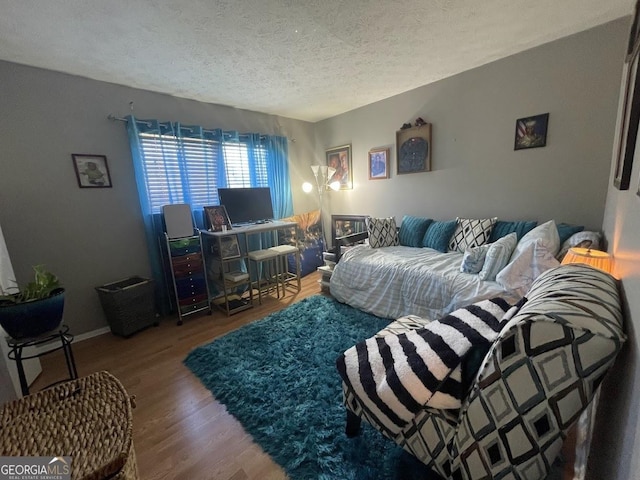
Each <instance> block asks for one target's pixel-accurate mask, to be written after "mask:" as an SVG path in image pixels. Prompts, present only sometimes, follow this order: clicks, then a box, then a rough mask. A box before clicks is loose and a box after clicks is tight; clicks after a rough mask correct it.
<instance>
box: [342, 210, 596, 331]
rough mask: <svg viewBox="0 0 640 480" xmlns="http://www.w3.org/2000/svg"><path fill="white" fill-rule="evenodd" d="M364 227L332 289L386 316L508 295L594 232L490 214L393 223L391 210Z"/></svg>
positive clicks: (427, 313)
mask: <svg viewBox="0 0 640 480" xmlns="http://www.w3.org/2000/svg"><path fill="white" fill-rule="evenodd" d="M367 234H368V237H369V239H368V240H369V242H368V244H366V245H356V246H354V247H352V248H349V249H348V250H346V251H345V253H344V254H343V255H341V256H340V257H339V259H338V262H337V264H336V265H335V267H334V269H333V272H332V275H331V281H330V291H331V295H332V296H333V297H334V298H335V299H336V300H338V301H340V302H342V303H346V304H348V305H351V306H352V307H355V308H358V309H360V310H363V311H366V312H368V313H372V314H374V315H377V316H379V317H382V318H391V319H396V318H399V317H402V316H404V315H417V316H420V317H424V318H439V317H441V316H443V315H446V314H447V313H449V312H451V311H453V310H455V309H457V308H460V307H462V306H464V305H467V304H469V303H473V302H476V301H479V300H483V299H487V298H491V297H495V296H501V297H504V298H506V299H507V300H508V301H511V302H515V301H517V300H518V299H519V298H521V297H522V296H523V295H524V292H526V291H527V290H528V288H529V287H530V286H531V283H532V282H533V280H534V279H535V278H536V277H537V276H538V275H539V274H541V273H542V272H543V271H545V270H548V269H550V268H553V267H556V266H558V265H559V264H560V261H561V260H562V255H563V254H564V253H565V252H566V251H567V250H568V249H569V248H570V247H573V246H589V247H591V248H596V249H597V248H598V247H599V237H600V235H599V233H598V232H590V231H584V227H582V226H574V225H569V224H564V223H557V224H556V222H555V221H554V220H549V221H547V222H544V223H541V224H538V223H537V222H536V221H502V220H498V219H497V218H495V217H494V218H486V219H464V218H458V219H455V220H449V221H436V220H432V219H429V218H422V217H414V216H405V217H404V218H403V220H402V223H401V225H400V227H399V228H397V226H396V223H395V220H394V219H393V217H390V218H371V217H369V218H367ZM361 237H362V234H359V238H361ZM340 241H348V238H347V239H340ZM336 251H340V246H339V245H338V247H337V248H336Z"/></svg>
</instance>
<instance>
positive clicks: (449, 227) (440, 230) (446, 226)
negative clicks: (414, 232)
mask: <svg viewBox="0 0 640 480" xmlns="http://www.w3.org/2000/svg"><path fill="white" fill-rule="evenodd" d="M457 226H458V221H457V220H451V221H450V222H440V221H436V220H434V221H433V222H431V225H429V227H428V228H427V232H426V233H425V234H424V238H423V239H422V246H423V247H428V248H433V249H434V250H437V251H439V252H442V253H447V249H448V247H449V240H450V239H451V235H453V232H454V231H455V229H456V227H457Z"/></svg>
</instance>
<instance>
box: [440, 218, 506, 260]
mask: <svg viewBox="0 0 640 480" xmlns="http://www.w3.org/2000/svg"><path fill="white" fill-rule="evenodd" d="M497 220H498V218H497V217H493V218H458V219H457V221H458V224H457V225H456V229H455V231H454V232H453V235H452V237H451V240H449V251H450V252H464V251H465V250H466V249H467V248H473V247H479V246H480V245H484V244H485V243H487V242H488V241H489V236H490V235H491V230H492V229H493V226H494V225H495V223H496V221H497Z"/></svg>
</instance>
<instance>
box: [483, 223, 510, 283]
mask: <svg viewBox="0 0 640 480" xmlns="http://www.w3.org/2000/svg"><path fill="white" fill-rule="evenodd" d="M517 243H518V235H517V234H516V233H515V232H513V233H510V234H508V235H507V236H505V237H502V238H500V239H498V240H496V241H495V242H493V243H490V244H489V250H487V255H486V258H485V260H484V265H483V266H482V270H480V273H479V274H478V276H479V277H480V279H481V280H488V281H494V280H495V279H496V275H497V274H498V272H499V271H500V270H502V269H503V268H504V267H505V266H506V265H507V263H509V259H510V258H511V254H512V253H513V250H514V249H515V248H516V244H517Z"/></svg>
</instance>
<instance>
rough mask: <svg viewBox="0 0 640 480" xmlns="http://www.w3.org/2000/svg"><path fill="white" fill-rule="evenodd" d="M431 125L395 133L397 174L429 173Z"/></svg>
mask: <svg viewBox="0 0 640 480" xmlns="http://www.w3.org/2000/svg"><path fill="white" fill-rule="evenodd" d="M431 150H432V144H431V124H430V123H423V124H421V125H417V126H415V127H409V128H402V129H400V130H398V131H396V163H397V173H398V175H402V174H405V173H418V172H430V171H431Z"/></svg>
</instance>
